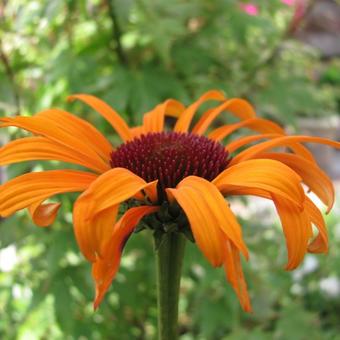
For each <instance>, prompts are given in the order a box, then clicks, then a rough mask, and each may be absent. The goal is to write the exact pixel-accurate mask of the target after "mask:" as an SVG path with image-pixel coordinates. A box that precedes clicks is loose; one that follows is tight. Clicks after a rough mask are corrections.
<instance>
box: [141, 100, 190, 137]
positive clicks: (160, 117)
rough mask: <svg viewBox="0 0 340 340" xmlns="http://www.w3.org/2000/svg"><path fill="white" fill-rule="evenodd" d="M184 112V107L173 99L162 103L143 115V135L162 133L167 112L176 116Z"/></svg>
mask: <svg viewBox="0 0 340 340" xmlns="http://www.w3.org/2000/svg"><path fill="white" fill-rule="evenodd" d="M184 110H185V106H184V105H183V104H182V103H180V102H179V101H177V100H174V99H168V100H166V101H165V102H164V103H162V104H160V105H157V106H156V107H155V108H154V109H153V110H152V111H150V112H149V113H146V114H145V115H144V119H143V128H144V133H148V132H162V131H163V130H164V118H165V115H166V114H167V112H171V114H172V115H177V116H178V115H179V114H180V113H181V112H183V111H184Z"/></svg>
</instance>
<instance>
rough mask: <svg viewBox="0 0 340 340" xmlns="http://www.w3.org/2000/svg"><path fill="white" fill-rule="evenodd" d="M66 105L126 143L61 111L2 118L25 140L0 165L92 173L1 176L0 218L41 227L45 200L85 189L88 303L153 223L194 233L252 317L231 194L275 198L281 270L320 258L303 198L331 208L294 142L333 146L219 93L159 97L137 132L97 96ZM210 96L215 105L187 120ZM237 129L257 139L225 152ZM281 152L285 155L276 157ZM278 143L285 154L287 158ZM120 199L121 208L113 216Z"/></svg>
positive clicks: (319, 176)
mask: <svg viewBox="0 0 340 340" xmlns="http://www.w3.org/2000/svg"><path fill="white" fill-rule="evenodd" d="M70 100H80V101H82V102H84V103H86V104H88V105H89V106H91V107H92V108H93V109H95V110H96V111H98V112H99V113H100V114H101V115H102V116H103V117H104V118H105V119H106V120H107V121H108V122H109V123H110V124H111V125H112V127H113V128H114V129H115V130H116V132H117V133H118V135H119V136H120V138H121V139H122V144H121V145H120V146H118V147H117V148H114V147H113V146H112V145H111V144H110V142H109V141H108V140H107V139H106V138H105V137H104V136H103V135H102V134H101V133H100V132H99V131H98V130H97V129H96V128H95V127H94V126H92V125H91V124H89V123H88V122H86V121H84V120H83V119H80V118H78V117H76V116H74V115H72V114H70V113H68V112H65V111H62V110H59V109H50V110H46V111H43V112H40V113H38V114H36V115H35V116H33V117H21V116H18V117H8V118H1V119H0V122H1V125H0V127H3V128H4V127H8V126H15V127H18V128H21V129H24V130H27V131H30V132H31V133H32V134H33V136H31V137H25V138H21V139H18V140H14V141H12V142H10V143H8V144H7V145H5V146H3V147H2V148H1V149H0V165H7V164H13V163H17V162H22V161H28V160H59V161H62V162H68V163H73V164H77V165H80V166H82V167H84V168H87V169H88V170H87V171H84V170H51V171H43V172H32V173H28V174H24V175H22V176H19V177H17V178H14V179H11V180H9V181H8V182H7V183H5V184H3V185H1V186H0V215H1V216H2V217H7V216H10V215H12V214H13V213H14V212H16V211H18V210H20V209H23V208H28V210H29V212H30V214H31V216H32V218H33V221H34V222H35V223H36V224H37V225H38V226H47V225H50V224H52V223H53V221H54V219H55V218H56V215H57V212H58V209H59V206H60V204H59V203H44V201H45V200H47V199H49V198H50V197H52V196H54V195H56V194H61V193H65V192H82V194H81V195H80V196H79V197H78V199H77V200H76V202H75V205H74V210H73V224H74V231H75V235H76V239H77V242H78V244H79V247H80V250H81V251H82V253H83V254H84V256H85V257H86V259H87V260H88V261H90V262H91V263H92V268H93V270H92V274H93V278H94V281H95V284H96V298H95V307H96V306H98V304H99V303H100V302H101V300H102V298H103V296H104V294H105V293H106V291H107V289H108V287H109V286H110V284H111V282H112V280H113V279H114V277H115V275H116V273H117V270H118V267H119V263H120V259H121V256H122V251H123V248H124V245H125V243H126V241H127V240H128V238H129V236H130V235H131V233H132V232H133V231H134V230H135V229H136V226H137V225H138V224H139V222H140V221H141V219H142V218H144V219H145V221H146V222H145V223H146V224H148V223H149V222H148V221H151V222H152V221H153V222H152V223H151V222H150V223H149V226H150V225H151V227H152V228H153V229H154V232H156V233H157V232H158V233H181V232H183V233H185V234H186V235H188V237H191V236H192V237H193V239H194V241H195V242H196V244H197V246H198V248H199V249H200V250H201V251H202V253H203V254H204V256H205V257H206V259H207V260H208V261H209V262H210V264H211V265H212V266H214V267H223V268H224V270H225V272H226V277H227V280H228V281H229V282H230V284H231V285H232V287H233V288H234V290H235V292H236V294H237V296H238V298H239V300H240V303H241V305H242V307H243V309H244V310H246V311H250V310H251V306H250V301H249V297H248V293H247V286H246V282H245V279H244V276H243V272H242V267H241V257H240V254H242V255H243V256H244V257H245V258H246V259H248V250H247V246H246V244H245V242H244V240H243V237H242V230H241V227H240V225H239V223H238V221H237V219H236V217H235V216H234V214H233V212H232V210H231V208H230V205H229V203H228V199H229V197H231V196H237V195H254V196H259V197H263V198H266V199H269V200H271V201H273V203H274V205H275V207H276V209H277V212H278V215H279V217H280V219H281V224H282V228H283V231H284V235H285V239H286V245H287V254H288V255H287V256H288V262H287V265H286V269H287V270H291V269H294V268H295V267H297V266H298V265H299V263H300V262H301V261H302V259H303V257H304V255H305V253H306V252H312V253H325V252H327V249H328V240H327V230H326V227H325V222H324V219H323V217H322V214H321V212H320V210H319V209H318V208H317V207H316V205H315V204H314V203H313V202H312V201H311V199H309V198H308V196H307V192H308V191H312V192H314V193H315V194H316V195H317V196H318V197H319V198H320V200H321V201H322V202H323V203H324V204H325V205H326V206H327V211H330V209H331V208H332V205H333V202H334V189H333V186H332V183H331V181H330V179H329V178H328V176H327V175H326V174H325V173H324V172H323V171H322V170H321V169H320V168H319V166H318V165H317V163H316V161H315V160H314V158H313V156H312V154H311V153H310V152H309V151H308V149H307V148H305V147H304V146H303V145H302V144H301V143H303V142H314V143H321V144H327V145H329V146H333V147H337V148H339V147H340V143H337V142H334V141H331V140H327V139H323V138H319V137H308V136H287V135H285V132H284V130H283V129H282V128H281V127H280V126H279V125H277V124H276V123H274V122H272V121H269V120H266V119H263V118H259V117H257V116H256V114H255V112H254V109H253V108H252V107H251V105H250V104H248V103H247V102H246V101H244V100H242V99H226V98H225V97H224V95H223V94H222V93H221V92H219V91H215V90H213V91H209V92H207V93H205V94H204V95H202V96H201V97H200V98H199V99H198V100H197V101H196V102H194V103H193V104H191V105H190V106H188V107H185V106H184V105H183V104H182V103H180V102H178V101H176V100H173V99H169V100H166V101H165V102H163V103H161V104H159V105H158V106H156V107H155V108H154V109H153V110H151V111H150V112H148V113H146V114H145V115H144V119H143V125H142V126H137V127H133V128H129V127H128V125H127V124H126V123H125V121H124V120H123V119H122V118H121V117H120V116H119V115H118V114H117V113H116V112H115V111H114V110H113V109H112V108H110V107H109V106H108V105H107V104H105V103H104V102H102V101H101V100H99V99H98V98H95V97H93V96H90V95H84V94H79V95H74V96H71V97H70ZM207 101H214V102H217V103H218V105H217V106H215V107H214V108H211V109H209V110H207V111H206V112H204V113H203V115H202V116H201V117H200V118H199V119H197V120H196V123H193V121H194V118H195V117H194V116H195V114H196V112H197V110H198V109H199V108H200V106H201V105H202V104H204V103H205V102H207ZM226 112H228V113H229V114H232V115H233V116H234V117H236V118H237V119H238V122H236V123H233V124H229V125H222V126H220V127H218V128H212V126H214V125H212V123H213V122H214V121H215V119H216V118H217V117H218V116H219V115H221V114H225V113H226ZM166 116H170V117H172V119H173V120H174V121H175V123H174V126H173V127H172V128H167V127H166V119H165V118H166ZM209 128H210V129H209ZM244 128H246V129H249V130H251V131H253V132H255V134H252V135H249V136H246V137H240V138H238V139H236V140H233V141H231V142H229V143H228V144H227V145H226V146H224V145H223V141H224V140H225V139H226V138H227V137H229V136H230V135H231V134H232V133H233V132H235V131H238V130H239V129H244ZM208 129H209V130H208ZM254 143H255V144H254ZM277 147H281V148H280V149H279V150H281V151H275V150H277V149H276V148H277ZM282 147H286V148H288V149H289V150H290V152H283V151H282ZM303 183H304V184H305V186H306V187H307V188H308V191H307V190H304V187H303V185H302V184H303ZM124 202H128V209H127V210H126V212H125V213H124V214H123V215H122V216H121V217H120V218H119V219H118V218H117V216H118V210H119V208H120V206H121V205H122V204H123V203H124ZM147 215H148V216H147ZM313 226H315V227H316V228H317V230H318V234H317V235H316V236H315V235H314V230H313Z"/></svg>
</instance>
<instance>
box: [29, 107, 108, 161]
mask: <svg viewBox="0 0 340 340" xmlns="http://www.w3.org/2000/svg"><path fill="white" fill-rule="evenodd" d="M35 117H45V118H47V119H50V120H51V121H52V122H53V123H55V124H57V125H58V126H59V127H60V128H62V129H64V130H66V131H68V132H69V133H70V134H72V135H74V136H77V138H80V139H82V140H84V141H86V143H87V144H88V145H89V147H91V148H92V149H94V150H95V151H96V152H97V153H98V154H99V155H100V156H101V157H102V158H103V159H104V160H106V161H108V160H109V157H110V153H111V152H112V149H113V147H112V145H111V144H110V143H109V141H108V140H107V139H106V138H105V137H104V136H103V135H102V134H101V133H100V132H99V131H98V130H97V129H96V128H95V127H94V126H93V125H92V124H90V123H89V122H87V121H86V120H84V119H81V118H79V117H76V116H74V115H72V114H70V113H69V112H66V111H63V110H59V109H50V110H45V111H42V112H39V113H38V114H37V115H36V116H35Z"/></svg>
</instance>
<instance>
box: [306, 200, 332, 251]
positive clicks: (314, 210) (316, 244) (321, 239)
mask: <svg viewBox="0 0 340 340" xmlns="http://www.w3.org/2000/svg"><path fill="white" fill-rule="evenodd" d="M305 210H306V213H307V215H308V216H309V218H310V220H311V222H312V223H313V224H314V225H315V226H316V227H317V228H318V230H319V234H318V235H317V237H316V238H315V239H314V240H313V241H312V242H311V243H310V244H309V245H308V252H310V253H327V252H328V233H327V228H326V224H325V220H324V218H323V216H322V214H321V212H320V210H319V209H318V207H317V206H316V205H315V204H314V203H313V202H312V201H311V200H310V199H309V198H308V197H307V199H306V202H305Z"/></svg>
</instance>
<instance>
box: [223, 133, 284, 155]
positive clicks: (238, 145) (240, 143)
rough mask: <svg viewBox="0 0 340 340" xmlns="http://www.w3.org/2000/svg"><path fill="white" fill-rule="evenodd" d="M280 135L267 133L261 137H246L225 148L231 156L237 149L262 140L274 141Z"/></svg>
mask: <svg viewBox="0 0 340 340" xmlns="http://www.w3.org/2000/svg"><path fill="white" fill-rule="evenodd" d="M280 136H281V135H280V134H277V133H265V134H261V135H251V136H246V137H241V138H239V139H236V140H234V141H232V142H230V143H228V145H227V146H226V147H225V149H226V150H227V151H228V152H229V153H230V154H231V153H233V152H235V151H236V150H237V149H239V148H241V147H242V146H245V145H247V144H249V143H253V142H257V141H259V140H261V139H272V138H276V137H280Z"/></svg>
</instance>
